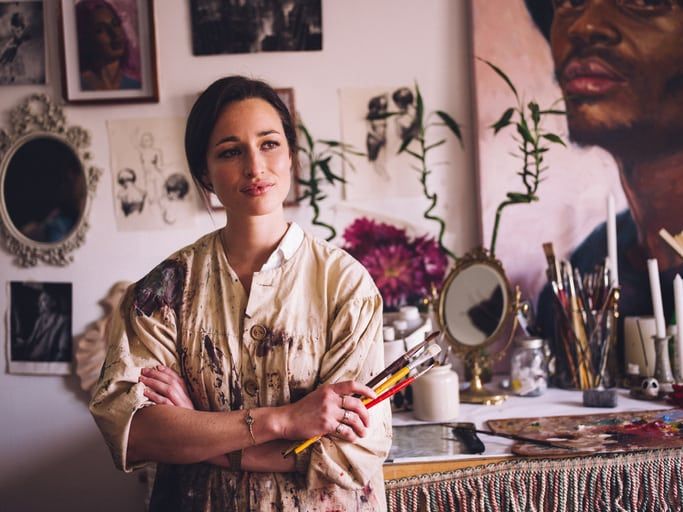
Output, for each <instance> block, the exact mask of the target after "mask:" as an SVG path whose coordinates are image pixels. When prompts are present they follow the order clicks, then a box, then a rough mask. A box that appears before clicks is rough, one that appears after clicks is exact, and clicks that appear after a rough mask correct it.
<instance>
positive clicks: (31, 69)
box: [0, 2, 45, 85]
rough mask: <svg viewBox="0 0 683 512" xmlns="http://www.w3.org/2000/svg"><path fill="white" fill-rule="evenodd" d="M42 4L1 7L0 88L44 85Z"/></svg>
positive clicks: (6, 5)
mask: <svg viewBox="0 0 683 512" xmlns="http://www.w3.org/2000/svg"><path fill="white" fill-rule="evenodd" d="M44 53H45V51H44V36H43V7H42V2H21V3H19V2H12V3H9V2H7V3H0V84H5V85H18V84H42V83H45V56H44Z"/></svg>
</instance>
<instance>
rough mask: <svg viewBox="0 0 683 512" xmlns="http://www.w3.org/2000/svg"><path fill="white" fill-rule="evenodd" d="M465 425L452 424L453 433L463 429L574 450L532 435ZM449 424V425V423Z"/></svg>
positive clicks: (456, 433)
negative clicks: (525, 435) (507, 432)
mask: <svg viewBox="0 0 683 512" xmlns="http://www.w3.org/2000/svg"><path fill="white" fill-rule="evenodd" d="M466 425H467V424H465V425H460V424H458V423H454V424H453V427H452V428H453V433H454V434H455V435H458V433H459V432H461V431H463V430H469V431H470V432H476V433H477V434H486V435H488V436H496V437H504V438H505V439H512V440H513V441H519V442H522V443H530V444H536V445H539V446H545V447H549V448H562V449H563V450H575V449H576V448H574V447H573V446H566V445H563V444H557V443H553V442H552V441H546V440H545V439H534V438H532V437H524V436H518V435H517V434H506V433H503V432H492V431H490V430H480V429H477V428H470V427H468V426H466ZM449 426H450V425H449Z"/></svg>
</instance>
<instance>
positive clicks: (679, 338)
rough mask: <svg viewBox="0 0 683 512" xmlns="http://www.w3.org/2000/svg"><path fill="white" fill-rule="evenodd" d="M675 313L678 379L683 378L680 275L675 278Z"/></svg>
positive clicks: (682, 296) (682, 319)
mask: <svg viewBox="0 0 683 512" xmlns="http://www.w3.org/2000/svg"><path fill="white" fill-rule="evenodd" d="M674 311H675V312H676V357H677V358H678V373H679V375H677V377H679V378H680V377H682V376H683V279H681V276H680V274H676V277H674Z"/></svg>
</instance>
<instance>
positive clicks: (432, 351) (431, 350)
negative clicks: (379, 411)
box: [282, 340, 441, 458]
mask: <svg viewBox="0 0 683 512" xmlns="http://www.w3.org/2000/svg"><path fill="white" fill-rule="evenodd" d="M425 341H427V340H425ZM423 343H424V342H423ZM439 352H441V347H440V346H438V345H432V346H431V347H427V348H426V349H425V353H424V354H422V355H420V356H419V357H417V358H416V359H415V360H414V361H411V362H409V363H408V365H407V366H404V367H403V368H401V369H400V370H399V371H397V372H396V373H394V374H393V375H391V376H390V377H389V378H388V379H387V380H386V381H384V382H382V383H381V384H380V385H379V386H377V387H376V388H375V389H374V391H375V393H377V394H378V395H380V396H378V397H376V398H365V399H363V405H365V406H366V407H367V408H368V409H369V408H370V407H372V405H375V403H378V402H381V401H382V400H384V399H385V398H387V396H384V395H385V394H386V393H389V391H392V390H393V393H391V394H392V395H393V394H395V393H397V392H398V391H400V389H403V388H404V387H405V386H407V385H408V384H410V382H412V381H414V380H415V379H416V378H417V377H419V376H421V375H422V374H423V373H424V371H422V372H420V373H419V374H418V375H417V376H416V377H413V378H412V380H411V377H409V378H408V379H406V380H410V382H409V383H408V384H405V385H404V386H403V387H401V388H400V389H395V388H392V389H389V388H391V386H393V385H394V384H396V383H397V382H398V381H400V380H401V379H403V378H404V377H406V376H407V375H408V374H409V373H410V372H411V371H412V370H414V369H415V368H417V367H418V366H420V365H421V364H423V363H424V362H426V361H428V360H429V359H433V358H434V357H435V356H437V355H438V354H439ZM400 359H401V358H399V359H397V361H398V360H400ZM392 365H393V363H392ZM432 366H434V364H432V365H431V366H430V368H431V367H432ZM403 382H405V381H403ZM403 382H401V384H403ZM399 385H400V384H399ZM387 390H389V391H387ZM385 392H386V393H385ZM388 396H391V395H388ZM382 397H384V398H382ZM373 402H374V403H373ZM370 404H372V405H370ZM321 437H322V436H321V435H317V436H313V437H309V438H308V439H306V440H305V441H302V442H300V443H296V444H295V445H293V446H291V447H289V448H288V449H287V450H285V451H284V452H282V456H283V457H285V458H286V457H288V456H290V455H291V454H292V453H296V454H299V453H301V452H302V451H304V450H305V449H306V448H308V447H309V446H311V445H312V444H313V443H315V442H316V441H318V440H319V439H320V438H321Z"/></svg>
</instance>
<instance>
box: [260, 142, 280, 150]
mask: <svg viewBox="0 0 683 512" xmlns="http://www.w3.org/2000/svg"><path fill="white" fill-rule="evenodd" d="M261 147H263V149H275V148H277V147H280V143H279V142H277V141H275V140H267V141H265V142H264V143H263V145H262V146H261Z"/></svg>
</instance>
